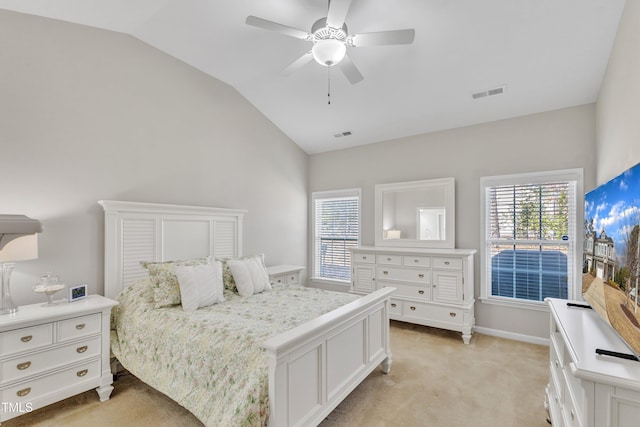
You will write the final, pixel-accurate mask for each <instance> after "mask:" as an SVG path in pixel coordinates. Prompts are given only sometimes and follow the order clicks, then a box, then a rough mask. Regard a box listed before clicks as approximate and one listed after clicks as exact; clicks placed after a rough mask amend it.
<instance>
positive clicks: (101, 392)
mask: <svg viewBox="0 0 640 427" xmlns="http://www.w3.org/2000/svg"><path fill="white" fill-rule="evenodd" d="M112 391H113V386H112V385H103V386H100V387H98V388H97V389H96V392H97V393H98V397H100V402H104V401H107V400H109V397H111V392H112Z"/></svg>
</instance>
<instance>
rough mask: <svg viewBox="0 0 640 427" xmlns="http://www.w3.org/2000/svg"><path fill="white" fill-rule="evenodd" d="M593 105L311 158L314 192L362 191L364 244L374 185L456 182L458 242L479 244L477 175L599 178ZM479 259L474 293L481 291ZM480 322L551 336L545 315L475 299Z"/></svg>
mask: <svg viewBox="0 0 640 427" xmlns="http://www.w3.org/2000/svg"><path fill="white" fill-rule="evenodd" d="M594 124H595V106H594V105H584V106H579V107H574V108H568V109H563V110H558V111H551V112H546V113H541V114H535V115H531V116H525V117H519V118H515V119H509V120H502V121H498V122H493V123H487V124H482V125H476V126H469V127H465V128H459V129H453V130H449V131H443V132H436V133H431V134H425V135H418V136H414V137H409V138H403V139H399V140H395V141H388V142H383V143H379V144H374V145H367V146H363V147H356V148H352V149H345V150H341V151H334V152H329V153H323V154H317V155H313V156H311V159H310V163H309V184H310V191H321V190H333V189H339V188H351V187H359V188H361V189H362V223H363V224H362V243H363V244H365V245H373V244H374V235H373V226H374V186H375V184H381V183H389V182H401V181H413V180H420V179H431V178H442V177H449V176H452V177H454V178H455V179H456V247H459V248H466V249H480V229H479V227H480V177H482V176H491V175H502V174H513V173H524V172H536V171H546V170H557V169H569V168H584V177H585V186H587V187H588V186H592V185H593V183H594V182H595V159H594V155H593V153H594V152H595V127H594ZM479 263H480V257H479V255H477V256H476V274H475V280H476V295H479V294H480V292H479V291H480V288H479V286H480V276H479ZM476 321H477V324H478V326H480V327H483V328H488V329H494V330H499V331H505V332H506V333H508V334H511V336H513V337H517V336H518V334H521V335H526V336H534V337H548V335H549V333H548V322H549V319H548V314H547V313H545V312H540V311H530V310H526V311H524V310H521V309H512V308H506V307H502V306H496V305H489V304H483V303H476Z"/></svg>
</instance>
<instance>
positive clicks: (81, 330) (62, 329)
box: [57, 313, 102, 342]
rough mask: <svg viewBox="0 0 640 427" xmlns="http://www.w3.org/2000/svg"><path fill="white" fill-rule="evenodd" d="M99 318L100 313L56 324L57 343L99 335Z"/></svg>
mask: <svg viewBox="0 0 640 427" xmlns="http://www.w3.org/2000/svg"><path fill="white" fill-rule="evenodd" d="M101 318H102V316H101V315H100V313H96V314H90V315H88V316H81V317H74V318H73V319H67V320H62V321H60V322H57V325H58V335H57V337H58V339H57V342H62V341H68V340H72V339H74V338H80V337H84V336H87V335H91V334H97V333H100V325H101Z"/></svg>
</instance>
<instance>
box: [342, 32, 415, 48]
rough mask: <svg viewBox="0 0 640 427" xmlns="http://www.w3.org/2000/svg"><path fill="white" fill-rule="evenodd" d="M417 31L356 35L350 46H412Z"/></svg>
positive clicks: (351, 39)
mask: <svg viewBox="0 0 640 427" xmlns="http://www.w3.org/2000/svg"><path fill="white" fill-rule="evenodd" d="M415 35H416V30H414V29H413V28H411V29H407V30H394V31H379V32H376V33H363V34H354V35H353V36H351V37H350V38H349V39H350V42H349V44H350V45H351V46H353V47H363V46H379V45H388V44H411V43H413V39H414V38H415Z"/></svg>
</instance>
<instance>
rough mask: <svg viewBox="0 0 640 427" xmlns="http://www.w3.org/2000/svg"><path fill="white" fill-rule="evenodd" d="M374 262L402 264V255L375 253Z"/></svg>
mask: <svg viewBox="0 0 640 427" xmlns="http://www.w3.org/2000/svg"><path fill="white" fill-rule="evenodd" d="M376 262H377V263H378V264H387V265H402V256H401V255H390V254H380V255H376Z"/></svg>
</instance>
